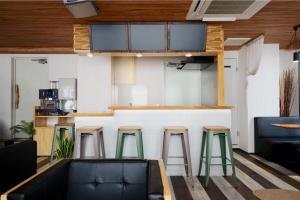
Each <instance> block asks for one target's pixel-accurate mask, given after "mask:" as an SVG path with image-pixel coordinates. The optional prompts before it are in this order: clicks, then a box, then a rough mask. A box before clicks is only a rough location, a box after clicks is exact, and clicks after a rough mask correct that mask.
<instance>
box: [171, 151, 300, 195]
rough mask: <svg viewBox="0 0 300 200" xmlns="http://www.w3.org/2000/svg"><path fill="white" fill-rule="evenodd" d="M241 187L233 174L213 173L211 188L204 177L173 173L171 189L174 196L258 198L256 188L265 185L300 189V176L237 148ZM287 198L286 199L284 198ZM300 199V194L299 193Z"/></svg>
mask: <svg viewBox="0 0 300 200" xmlns="http://www.w3.org/2000/svg"><path fill="white" fill-rule="evenodd" d="M234 157H235V159H236V175H237V184H238V185H237V187H235V186H234V183H233V181H232V178H231V177H230V176H228V177H223V176H212V177H211V178H210V181H209V185H208V187H207V188H205V187H204V184H203V183H204V177H202V176H201V177H194V180H193V182H194V187H192V183H191V180H190V179H187V178H186V177H182V176H172V177H170V180H171V183H172V184H171V186H172V187H171V190H172V191H171V193H172V196H173V198H172V199H173V200H174V199H176V200H202V199H203V200H209V199H211V200H228V199H230V200H257V198H256V197H255V196H254V195H253V191H254V190H258V189H263V188H280V189H288V190H299V189H300V176H299V175H298V174H296V173H294V172H292V171H290V170H288V169H286V168H284V167H282V166H280V165H278V164H275V163H272V162H269V161H266V160H264V159H263V158H261V157H258V156H256V155H252V154H247V153H245V152H243V151H241V150H235V153H234ZM283 200H285V199H283ZM299 200H300V197H299Z"/></svg>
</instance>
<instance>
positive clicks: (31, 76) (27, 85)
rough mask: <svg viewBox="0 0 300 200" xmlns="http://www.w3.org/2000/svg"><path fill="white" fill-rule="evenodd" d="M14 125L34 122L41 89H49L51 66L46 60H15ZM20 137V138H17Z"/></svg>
mask: <svg viewBox="0 0 300 200" xmlns="http://www.w3.org/2000/svg"><path fill="white" fill-rule="evenodd" d="M13 63H14V70H13V71H14V76H13V88H14V92H13V94H14V95H13V101H14V105H13V125H15V124H19V123H20V121H22V120H25V121H27V122H29V121H32V120H33V116H34V107H35V106H37V105H39V89H46V88H48V87H49V65H48V62H47V59H45V58H42V59H41V58H14V59H13ZM17 137H19V136H17Z"/></svg>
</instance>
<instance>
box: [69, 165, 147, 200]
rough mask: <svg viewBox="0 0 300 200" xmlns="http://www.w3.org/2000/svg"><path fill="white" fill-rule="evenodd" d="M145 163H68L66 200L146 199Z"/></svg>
mask: <svg viewBox="0 0 300 200" xmlns="http://www.w3.org/2000/svg"><path fill="white" fill-rule="evenodd" d="M147 175H148V162H147V161H143V160H141V161H137V160H132V161H130V160H126V161H120V160H85V161H84V162H82V161H80V160H74V161H73V162H72V163H71V164H70V169H69V181H68V199H69V200H81V199H82V200H83V199H89V200H96V199H97V200H98V199H101V200H109V199H114V200H119V199H120V200H121V199H130V200H143V199H145V200H146V199H147Z"/></svg>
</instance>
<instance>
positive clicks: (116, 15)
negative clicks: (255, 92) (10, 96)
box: [0, 0, 300, 53]
mask: <svg viewBox="0 0 300 200" xmlns="http://www.w3.org/2000/svg"><path fill="white" fill-rule="evenodd" d="M97 3H98V5H99V7H100V15H99V16H96V17H91V18H87V19H74V18H73V17H72V15H71V14H70V13H69V12H68V10H67V9H66V8H65V7H64V5H63V0H52V1H47V0H40V1H28V0H21V1H20V0H19V1H14V0H12V1H0V52H2V53H26V52H27V53H71V52H72V45H73V29H72V27H73V24H74V23H83V24H86V23H91V22H120V21H122V22H125V21H126V22H129V21H133V22H153V21H159V22H161V21H185V16H186V13H187V11H188V9H189V6H190V4H191V0H130V1H129V0H100V1H98V2H97ZM298 23H300V1H299V0H297V1H295V0H294V1H286V0H285V1H271V2H270V3H269V4H268V5H267V6H266V7H264V8H263V9H262V10H261V11H260V12H259V13H257V14H256V15H255V16H254V17H253V18H252V19H250V20H242V21H236V22H223V23H222V24H223V26H224V29H225V38H227V37H250V38H255V37H257V36H258V35H260V34H265V36H266V37H265V42H266V43H280V48H287V47H288V45H289V42H290V38H291V35H292V32H293V30H292V27H293V26H294V25H295V24H298Z"/></svg>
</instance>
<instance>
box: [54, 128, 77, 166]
mask: <svg viewBox="0 0 300 200" xmlns="http://www.w3.org/2000/svg"><path fill="white" fill-rule="evenodd" d="M66 130H68V131H69V136H70V138H71V140H73V141H74V140H75V124H74V123H62V124H55V126H54V134H53V138H52V148H51V158H50V160H51V161H52V160H53V157H54V153H55V151H56V137H57V133H59V137H60V138H64V137H65V133H66Z"/></svg>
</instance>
